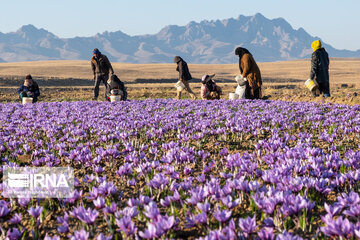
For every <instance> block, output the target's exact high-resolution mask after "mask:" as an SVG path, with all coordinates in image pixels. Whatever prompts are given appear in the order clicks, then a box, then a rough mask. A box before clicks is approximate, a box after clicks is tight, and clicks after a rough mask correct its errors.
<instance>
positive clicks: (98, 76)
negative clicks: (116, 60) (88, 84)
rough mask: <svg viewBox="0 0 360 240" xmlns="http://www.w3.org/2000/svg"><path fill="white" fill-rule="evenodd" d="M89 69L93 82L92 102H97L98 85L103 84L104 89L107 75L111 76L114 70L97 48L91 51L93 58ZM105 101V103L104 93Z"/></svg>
mask: <svg viewBox="0 0 360 240" xmlns="http://www.w3.org/2000/svg"><path fill="white" fill-rule="evenodd" d="M91 69H92V72H93V75H94V80H95V85H94V97H93V100H97V98H98V96H99V87H100V83H101V82H103V83H104V85H105V87H106V82H107V80H108V79H109V73H111V75H113V74H114V70H113V68H112V66H111V63H110V61H109V59H108V58H107V57H106V55H104V54H101V52H100V51H99V49H97V48H94V50H93V56H92V57H91ZM105 101H107V96H106V92H105Z"/></svg>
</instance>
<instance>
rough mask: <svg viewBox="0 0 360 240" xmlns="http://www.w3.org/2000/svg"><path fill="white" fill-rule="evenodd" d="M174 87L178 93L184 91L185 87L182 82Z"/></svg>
mask: <svg viewBox="0 0 360 240" xmlns="http://www.w3.org/2000/svg"><path fill="white" fill-rule="evenodd" d="M174 86H175V88H176V89H177V90H178V91H179V92H181V91H182V90H184V89H185V85H184V84H183V82H182V81H178V82H177V83H176V84H175V85H174Z"/></svg>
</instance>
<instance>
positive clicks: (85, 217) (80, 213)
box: [70, 206, 99, 224]
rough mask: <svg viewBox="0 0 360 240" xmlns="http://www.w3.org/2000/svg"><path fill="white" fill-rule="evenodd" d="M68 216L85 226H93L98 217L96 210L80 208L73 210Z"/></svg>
mask: <svg viewBox="0 0 360 240" xmlns="http://www.w3.org/2000/svg"><path fill="white" fill-rule="evenodd" d="M70 214H71V215H72V216H74V217H76V218H78V219H79V220H81V221H83V222H84V223H86V224H93V223H94V222H95V220H96V218H97V216H98V215H99V212H98V211H96V210H91V209H90V208H88V209H85V208H84V207H82V206H80V207H77V208H74V210H73V211H72V212H70Z"/></svg>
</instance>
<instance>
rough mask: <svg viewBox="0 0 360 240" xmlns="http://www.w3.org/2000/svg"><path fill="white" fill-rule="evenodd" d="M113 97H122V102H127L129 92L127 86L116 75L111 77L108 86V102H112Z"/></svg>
mask: <svg viewBox="0 0 360 240" xmlns="http://www.w3.org/2000/svg"><path fill="white" fill-rule="evenodd" d="M111 95H119V96H121V100H122V101H125V100H126V99H127V91H126V88H125V85H124V83H123V82H122V81H121V80H120V79H119V78H118V76H116V75H115V74H114V75H111V77H110V79H109V80H108V81H107V85H106V97H107V100H108V101H110V96H111Z"/></svg>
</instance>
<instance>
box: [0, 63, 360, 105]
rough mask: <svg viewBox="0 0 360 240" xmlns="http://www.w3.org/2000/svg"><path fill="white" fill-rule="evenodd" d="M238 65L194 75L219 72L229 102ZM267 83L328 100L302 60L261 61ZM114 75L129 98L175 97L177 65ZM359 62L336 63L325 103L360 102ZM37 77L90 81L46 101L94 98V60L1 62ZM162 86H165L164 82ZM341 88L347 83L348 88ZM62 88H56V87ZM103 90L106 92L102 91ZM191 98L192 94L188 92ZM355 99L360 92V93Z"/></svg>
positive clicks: (3, 68)
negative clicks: (312, 86) (311, 87)
mask: <svg viewBox="0 0 360 240" xmlns="http://www.w3.org/2000/svg"><path fill="white" fill-rule="evenodd" d="M234 62H235V63H234V64H221V65H220V64H189V68H190V71H191V73H192V75H193V77H194V78H195V79H200V78H201V76H202V75H203V74H212V73H216V74H217V76H216V79H217V80H218V82H220V81H224V82H225V83H221V84H220V85H221V86H222V87H223V88H224V95H223V98H227V96H228V93H229V92H233V91H234V89H235V87H236V84H235V82H234V81H233V79H234V76H235V75H236V74H238V73H239V69H238V65H237V63H236V58H234ZM258 64H259V67H260V69H261V73H262V76H263V79H264V85H263V86H264V91H263V93H264V95H268V96H270V99H281V100H293V101H310V100H311V101H324V100H323V99H321V98H317V99H312V98H311V97H310V94H309V93H308V91H306V89H305V88H304V81H305V80H306V79H307V78H308V76H309V71H310V60H297V61H286V62H271V63H268V62H266V63H258ZM112 65H113V67H114V70H115V73H116V74H117V75H118V76H119V77H120V78H121V79H122V80H123V81H125V82H126V83H127V87H128V89H129V97H130V99H145V98H169V97H171V98H172V97H174V96H175V90H174V88H173V84H172V83H166V82H169V80H170V81H175V80H176V79H177V77H178V73H177V72H176V71H175V68H176V65H175V64H170V63H169V64H129V63H112ZM359 66H360V59H331V63H330V85H331V92H332V96H333V97H332V98H331V99H326V100H325V101H330V102H336V103H347V104H358V103H360V101H358V97H357V96H354V92H360V91H359V90H358V88H360V86H359V77H360V68H359ZM29 73H30V74H32V75H33V76H35V77H45V78H49V79H50V78H54V77H55V78H61V79H69V78H79V79H85V80H86V79H87V82H85V85H87V86H85V87H84V84H82V87H80V84H78V83H77V82H76V80H74V81H73V82H72V81H70V84H71V86H70V85H69V81H64V84H61V82H60V83H57V84H52V83H51V80H48V81H49V82H47V81H46V84H44V85H40V87H41V91H42V97H41V101H64V100H66V101H69V100H70V101H71V100H90V99H91V97H92V84H93V82H91V81H90V80H91V79H92V72H91V67H90V61H39V62H19V63H0V78H1V76H2V77H4V76H25V75H26V74H29ZM139 79H142V80H145V81H146V80H155V81H157V83H142V84H135V82H136V80H139ZM162 82H163V83H162ZM341 84H348V85H349V87H348V88H346V89H342V88H341ZM54 85H57V86H54ZM0 86H1V87H0V102H4V101H17V95H16V94H15V93H14V92H16V87H17V86H18V82H17V83H16V84H11V83H9V82H7V83H2V84H1V83H0ZM191 87H192V88H193V90H194V91H195V92H199V88H200V83H198V81H196V80H194V81H192V83H191ZM101 91H103V89H102V90H101ZM184 95H185V97H187V94H184ZM355 95H356V94H355Z"/></svg>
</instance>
